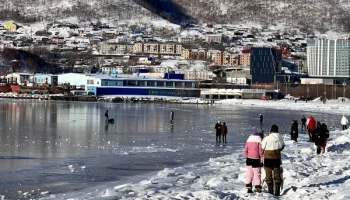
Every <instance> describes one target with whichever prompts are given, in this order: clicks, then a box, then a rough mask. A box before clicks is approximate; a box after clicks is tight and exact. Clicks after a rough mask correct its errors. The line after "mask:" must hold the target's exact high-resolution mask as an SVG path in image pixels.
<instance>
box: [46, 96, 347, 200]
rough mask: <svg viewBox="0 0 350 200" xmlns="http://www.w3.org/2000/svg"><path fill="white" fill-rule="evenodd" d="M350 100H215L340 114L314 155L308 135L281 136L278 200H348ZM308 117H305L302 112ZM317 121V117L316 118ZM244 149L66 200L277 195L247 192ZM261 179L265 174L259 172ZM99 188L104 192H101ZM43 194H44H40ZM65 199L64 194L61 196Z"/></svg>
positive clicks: (213, 199) (226, 198)
mask: <svg viewBox="0 0 350 200" xmlns="http://www.w3.org/2000/svg"><path fill="white" fill-rule="evenodd" d="M349 102H350V101H349V99H346V102H341V99H337V100H329V101H327V102H326V103H325V104H324V103H322V102H321V101H319V100H318V99H316V100H315V101H309V102H307V103H306V102H304V101H299V102H294V101H289V100H280V101H263V100H238V99H236V100H223V101H220V102H217V103H218V104H227V105H232V106H244V107H252V108H254V107H255V108H257V107H258V108H266V109H276V110H278V109H280V110H295V111H312V112H319V113H332V114H334V117H336V118H339V127H331V128H329V129H330V138H329V139H328V142H327V147H326V153H325V154H320V155H316V147H315V145H314V144H313V143H310V142H307V140H308V136H307V135H306V134H299V139H298V142H296V143H295V142H294V141H292V140H290V137H288V135H285V136H284V141H285V144H286V147H285V149H284V150H283V151H282V163H283V165H282V166H283V169H284V172H283V177H284V183H283V189H282V191H281V194H282V196H281V197H280V198H279V199H281V200H295V199H301V200H303V199H319V200H322V199H332V200H341V199H350V193H349V192H348V190H349V189H350V179H349V178H350V168H349V163H350V151H349V148H350V129H348V130H345V131H342V130H341V125H340V119H341V116H342V115H343V114H345V115H349V114H350V105H349ZM306 117H308V116H306ZM316 120H317V119H316ZM243 152H244V151H243V149H242V151H238V152H235V153H233V154H230V155H226V156H223V157H218V158H211V159H209V160H208V161H207V162H204V163H196V164H190V165H186V166H181V167H177V168H165V169H164V170H161V171H159V172H157V173H155V174H152V175H150V176H149V177H148V178H146V179H144V180H142V181H138V182H132V181H130V182H129V183H126V184H122V185H113V186H110V187H109V188H104V189H102V190H95V189H91V190H89V191H87V192H86V193H85V194H84V195H82V196H81V195H80V196H79V197H76V198H75V197H73V198H69V199H82V198H83V199H130V200H131V199H132V200H142V199H201V200H216V199H223V200H229V199H230V200H231V199H275V198H274V197H273V196H272V195H270V194H268V193H267V186H266V185H263V192H262V193H260V194H249V195H248V194H247V193H246V188H245V177H246V166H245V157H244V153H243ZM262 171H263V172H262V179H264V177H265V174H264V170H262ZM101 191H102V192H101ZM44 192H46V193H47V196H46V197H45V198H43V199H63V198H64V195H63V196H62V195H57V194H49V191H44ZM44 192H43V193H44ZM65 199H66V198H65Z"/></svg>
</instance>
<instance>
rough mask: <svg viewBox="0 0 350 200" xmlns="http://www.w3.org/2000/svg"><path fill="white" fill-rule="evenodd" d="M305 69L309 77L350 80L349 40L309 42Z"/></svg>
mask: <svg viewBox="0 0 350 200" xmlns="http://www.w3.org/2000/svg"><path fill="white" fill-rule="evenodd" d="M307 69H308V73H309V75H310V76H324V77H327V76H328V77H338V78H342V77H344V78H350V40H345V39H317V40H309V41H308V42H307Z"/></svg>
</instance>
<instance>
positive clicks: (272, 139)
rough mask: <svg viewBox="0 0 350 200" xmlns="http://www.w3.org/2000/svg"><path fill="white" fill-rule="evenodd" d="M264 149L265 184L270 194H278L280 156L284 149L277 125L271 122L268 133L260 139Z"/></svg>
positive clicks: (279, 187)
mask: <svg viewBox="0 0 350 200" xmlns="http://www.w3.org/2000/svg"><path fill="white" fill-rule="evenodd" d="M261 146H262V149H263V151H264V169H265V173H266V179H265V180H266V184H267V187H268V191H269V193H270V194H273V195H275V196H280V189H281V185H282V182H283V179H282V174H281V172H282V167H281V165H282V157H281V151H282V150H283V149H284V141H283V138H282V136H281V135H280V134H279V133H278V126H277V125H276V124H273V125H272V126H271V129H270V134H269V135H268V136H266V137H265V138H264V139H263V141H262V144H261Z"/></svg>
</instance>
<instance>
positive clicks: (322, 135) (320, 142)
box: [314, 123, 329, 154]
mask: <svg viewBox="0 0 350 200" xmlns="http://www.w3.org/2000/svg"><path fill="white" fill-rule="evenodd" d="M314 137H315V138H314V142H315V145H316V147H317V150H316V153H317V154H320V153H321V152H322V153H324V152H325V148H326V143H327V139H328V138H329V131H328V128H327V125H326V124H325V123H322V124H321V126H320V129H319V130H318V131H317V132H315V136H314Z"/></svg>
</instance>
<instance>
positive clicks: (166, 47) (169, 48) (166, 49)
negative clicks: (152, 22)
mask: <svg viewBox="0 0 350 200" xmlns="http://www.w3.org/2000/svg"><path fill="white" fill-rule="evenodd" d="M174 52H175V45H174V44H171V43H170V44H169V43H165V44H159V53H160V54H174Z"/></svg>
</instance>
